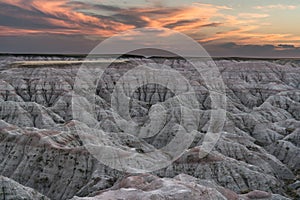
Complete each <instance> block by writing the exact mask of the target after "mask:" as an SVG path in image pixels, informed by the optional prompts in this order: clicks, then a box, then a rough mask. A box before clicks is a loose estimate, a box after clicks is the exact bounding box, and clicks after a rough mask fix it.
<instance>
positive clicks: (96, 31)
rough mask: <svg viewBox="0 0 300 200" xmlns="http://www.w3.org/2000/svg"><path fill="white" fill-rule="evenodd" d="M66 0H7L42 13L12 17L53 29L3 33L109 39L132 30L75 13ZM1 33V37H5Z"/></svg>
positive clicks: (111, 22) (121, 24)
mask: <svg viewBox="0 0 300 200" xmlns="http://www.w3.org/2000/svg"><path fill="white" fill-rule="evenodd" d="M67 2H68V1H67V0H51V1H44V0H31V2H30V3H26V2H25V1H24V0H16V1H14V0H8V1H7V3H9V4H10V5H14V6H17V7H20V8H22V9H24V10H28V11H35V10H38V11H39V12H41V13H43V14H44V15H42V16H39V17H37V16H34V15H32V16H31V15H22V14H19V13H13V15H16V16H18V15H20V16H19V17H21V18H24V19H28V20H31V21H33V22H34V21H39V20H43V21H44V22H46V23H47V24H49V25H53V27H55V26H56V27H59V28H55V29H28V30H24V29H18V28H11V29H10V30H11V31H8V29H6V30H7V31H5V33H6V35H11V34H12V32H14V31H15V30H20V34H22V33H23V34H26V33H43V32H44V33H56V34H83V35H84V34H86V35H90V34H92V35H99V36H102V37H109V36H111V35H112V34H115V33H117V32H120V31H125V30H128V29H132V28H134V26H133V25H128V24H123V23H120V22H116V21H113V20H102V19H99V18H97V17H93V16H89V15H86V14H84V13H81V12H77V11H75V9H74V7H72V5H71V4H70V5H69V4H67ZM5 33H2V34H1V35H5Z"/></svg>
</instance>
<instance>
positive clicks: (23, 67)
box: [0, 57, 300, 200]
mask: <svg viewBox="0 0 300 200" xmlns="http://www.w3.org/2000/svg"><path fill="white" fill-rule="evenodd" d="M76 59H78V58H71V57H69V58H63V57H2V58H0V117H1V119H0V174H1V175H3V176H5V177H8V178H9V181H8V182H13V183H14V184H10V183H9V184H7V183H6V182H7V181H5V184H6V185H8V186H5V187H8V188H9V187H10V185H16V186H13V187H14V188H18V189H8V190H7V191H11V192H8V193H10V195H13V197H16V198H15V199H18V198H17V197H20V196H22V195H23V194H24V191H27V190H30V191H31V192H29V193H28V194H30V195H31V196H29V197H28V199H39V198H42V196H41V197H40V196H32V195H34V194H33V193H32V191H33V189H34V190H35V191H37V192H39V193H41V194H43V195H45V196H47V197H48V198H50V199H71V198H73V199H109V198H111V199H118V198H120V199H145V200H146V199H174V200H175V199H196V200H199V199H208V200H209V199H274V200H277V199H288V198H291V199H297V198H300V197H299V187H298V186H297V183H298V182H299V178H300V174H299V172H300V149H299V148H300V76H299V74H300V64H299V62H298V61H296V60H290V61H281V60H267V61H266V60H239V59H236V60H225V59H221V60H217V61H216V64H217V66H218V67H219V70H220V72H221V75H222V77H223V81H224V83H225V87H226V95H227V107H226V122H225V126H224V128H223V132H222V136H221V138H220V139H219V140H218V142H217V144H216V146H215V147H214V149H213V151H212V152H210V154H209V155H208V156H206V157H204V158H202V159H199V157H198V155H199V152H201V151H202V149H201V144H202V141H203V139H204V136H205V134H206V133H207V131H208V130H207V129H208V124H209V119H210V113H211V99H210V97H209V92H208V90H207V88H206V87H205V83H204V79H203V78H202V77H201V76H200V75H199V74H197V73H196V71H195V70H193V68H192V67H191V65H190V64H188V63H187V62H186V61H184V60H178V59H162V58H160V59H155V61H156V62H158V63H164V64H165V65H167V66H170V67H171V68H173V69H176V70H178V71H180V72H181V73H182V74H183V75H184V76H185V77H186V79H187V80H189V81H190V82H191V85H193V86H194V89H195V91H196V92H197V93H196V94H197V95H196V97H197V101H198V103H199V108H198V109H196V110H193V113H194V122H193V123H194V124H192V125H193V126H194V125H195V124H196V128H197V135H196V137H195V139H194V141H193V142H192V144H191V146H190V148H189V149H188V150H186V151H185V153H184V154H183V155H182V156H181V157H180V158H179V159H177V160H176V161H175V162H174V163H173V164H172V165H170V166H168V167H166V168H164V169H161V170H157V171H155V172H153V173H152V175H150V174H138V175H133V174H131V175H128V174H125V173H123V172H120V171H117V170H115V169H112V168H110V167H107V166H105V165H103V164H102V163H101V162H99V161H97V160H96V159H95V158H94V157H93V155H91V153H90V152H89V151H88V150H87V149H86V147H85V146H84V142H83V141H82V138H81V137H80V136H81V135H79V134H83V133H82V132H80V131H79V132H78V131H76V125H78V124H80V125H82V126H83V127H85V128H86V130H89V129H91V127H88V126H90V124H85V123H84V122H79V121H76V120H73V115H72V112H74V110H72V95H73V94H74V91H73V89H74V80H75V78H76V73H77V70H78V66H79V64H77V63H76V62H73V63H72V64H70V63H69V64H68V63H67V62H66V63H63V62H61V63H59V64H53V63H48V64H47V62H42V63H38V64H36V63H34V62H30V63H23V64H20V63H18V64H16V63H15V64H11V63H12V62H15V61H26V60H29V61H30V60H61V61H62V60H72V61H74V60H75V61H76ZM199 62H200V61H199ZM141 63H150V60H149V59H140V58H130V59H129V60H127V61H126V62H118V63H114V64H112V65H111V66H110V67H109V69H108V70H106V71H105V73H104V74H103V76H102V77H101V80H100V81H99V83H98V85H97V88H96V94H95V95H94V99H95V113H91V112H90V110H89V107H88V106H87V107H84V108H83V109H82V110H84V112H85V114H87V115H86V116H89V117H93V116H96V117H95V119H94V120H95V122H96V123H97V126H96V127H93V128H94V129H96V130H97V129H101V130H103V132H104V133H105V134H106V136H107V138H109V139H108V141H109V142H110V143H111V144H112V143H113V144H114V146H115V147H117V148H119V149H123V150H130V151H133V152H135V153H144V152H149V151H152V149H154V148H162V147H164V146H165V145H167V144H168V143H169V142H170V141H171V139H172V138H173V137H174V133H175V131H176V130H175V129H174V127H176V125H179V123H180V119H179V118H178V116H179V114H178V113H179V112H180V107H179V106H178V101H177V100H174V98H173V97H174V92H172V91H171V90H170V89H168V88H166V87H162V86H159V85H155V84H147V83H145V85H144V86H143V87H140V88H137V89H136V90H135V91H134V93H133V94H132V95H131V96H130V97H128V98H129V99H131V100H130V110H129V111H130V117H131V118H132V119H133V121H135V122H136V123H137V124H138V125H139V126H143V125H147V124H150V125H151V126H150V125H149V127H151V129H159V131H158V133H157V134H155V135H153V136H152V137H149V138H147V139H141V138H138V137H137V136H136V135H134V133H135V131H136V129H134V128H132V127H125V128H126V129H122V127H120V126H119V125H117V123H116V120H115V119H114V115H113V113H114V112H115V111H114V110H113V109H112V108H111V106H110V103H111V99H112V98H111V94H112V92H113V90H114V88H115V85H116V83H117V82H118V80H119V78H120V77H122V76H123V75H124V74H125V73H126V72H127V71H128V70H129V69H132V68H134V67H135V66H137V65H139V64H141ZM198 64H199V63H198ZM123 87H127V86H126V85H125V84H124V86H123ZM185 97H186V98H188V96H185ZM80 100H81V101H83V102H87V104H89V103H91V100H90V99H88V98H87V97H86V96H84V95H83V96H81V97H80ZM157 105H164V106H165V107H166V108H167V114H168V115H167V117H165V118H164V117H162V118H159V119H157V120H156V123H155V124H151V118H150V117H149V115H150V113H153V112H159V111H160V110H159V109H158V108H160V107H159V106H157ZM152 120H153V119H152ZM196 122H197V123H196ZM187 124H188V123H187ZM186 127H187V126H186ZM186 127H185V128H186ZM159 177H161V178H159ZM2 179H3V180H8V179H7V178H4V177H3V178H2ZM14 181H17V182H18V183H16V182H14ZM297 181H298V182H297ZM18 184H19V185H18ZM20 184H21V185H20ZM27 187H30V188H32V190H31V189H28V188H27ZM24 188H25V189H24ZM0 190H1V188H0ZM6 193H7V192H6ZM6 193H5V194H6ZM8 193H7V194H8ZM0 194H1V191H0ZM2 194H4V192H3V193H2ZM39 195H40V194H39ZM35 197H36V198H35ZM44 198H46V197H44ZM12 199H13V198H12Z"/></svg>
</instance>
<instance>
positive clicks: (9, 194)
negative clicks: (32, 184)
mask: <svg viewBox="0 0 300 200" xmlns="http://www.w3.org/2000/svg"><path fill="white" fill-rule="evenodd" d="M0 185H1V190H0V199H5V200H23V199H35V200H49V198H47V197H45V196H44V195H42V194H40V193H38V192H36V191H35V190H34V189H31V188H29V187H25V186H23V185H21V184H19V183H18V182H16V181H14V180H12V179H9V178H7V177H4V176H0Z"/></svg>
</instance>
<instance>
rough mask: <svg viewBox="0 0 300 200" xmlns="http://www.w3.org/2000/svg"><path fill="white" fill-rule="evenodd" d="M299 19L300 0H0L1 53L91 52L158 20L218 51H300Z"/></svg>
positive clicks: (282, 53) (269, 54)
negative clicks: (112, 38)
mask: <svg viewBox="0 0 300 200" xmlns="http://www.w3.org/2000/svg"><path fill="white" fill-rule="evenodd" d="M299 19H300V0H284V1H282V0H280V1H279V0H251V1H240V0H227V1H225V0H210V1H195V0H160V1H159V0H0V52H2V53H55V54H66V53H68V54H78V53H80V54H81V53H84V54H86V53H89V52H90V51H91V50H92V49H93V48H94V47H95V46H96V45H98V44H99V43H101V41H103V40H105V39H107V38H110V37H112V36H114V35H116V34H120V33H122V32H124V31H130V30H133V29H137V28H143V27H151V28H166V29H171V30H174V31H178V32H180V33H183V34H186V35H187V36H189V37H191V38H193V39H194V40H195V41H197V42H198V43H199V44H201V45H202V46H203V47H204V48H205V49H206V50H207V51H208V53H209V54H210V55H211V56H224V57H227V56H243V57H300V26H299ZM133 39H134V38H133Z"/></svg>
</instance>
